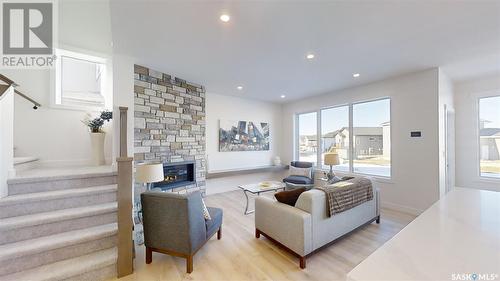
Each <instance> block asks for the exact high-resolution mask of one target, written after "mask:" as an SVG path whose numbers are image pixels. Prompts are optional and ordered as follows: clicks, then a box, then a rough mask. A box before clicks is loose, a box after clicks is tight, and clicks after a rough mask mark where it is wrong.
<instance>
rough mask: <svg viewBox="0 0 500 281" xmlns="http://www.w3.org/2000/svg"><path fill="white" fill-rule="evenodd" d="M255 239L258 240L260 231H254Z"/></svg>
mask: <svg viewBox="0 0 500 281" xmlns="http://www.w3.org/2000/svg"><path fill="white" fill-rule="evenodd" d="M255 238H257V239H259V238H260V231H259V230H258V229H257V228H256V229H255Z"/></svg>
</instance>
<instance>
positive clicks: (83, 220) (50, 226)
mask: <svg viewBox="0 0 500 281" xmlns="http://www.w3.org/2000/svg"><path fill="white" fill-rule="evenodd" d="M116 211H117V203H116V202H112V203H105V204H99V205H92V206H87V207H80V208H71V209H63V210H57V211H51V212H44V213H38V214H31V215H25V216H18V217H11V218H4V219H0V245H2V244H6V243H13V242H17V241H22V240H27V239H33V238H37V237H41V236H47V235H52V234H56V233H61V232H63V231H70V230H76V229H82V228H86V227H92V226H97V225H103V224H108V223H113V222H116V219H117V218H116Z"/></svg>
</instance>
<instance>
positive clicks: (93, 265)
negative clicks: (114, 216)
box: [0, 248, 118, 281]
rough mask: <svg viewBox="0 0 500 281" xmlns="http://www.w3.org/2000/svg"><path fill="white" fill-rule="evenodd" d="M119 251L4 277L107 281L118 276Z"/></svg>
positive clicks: (7, 280) (12, 280)
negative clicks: (117, 261)
mask: <svg viewBox="0 0 500 281" xmlns="http://www.w3.org/2000/svg"><path fill="white" fill-rule="evenodd" d="M117 256H118V255H117V249H116V248H111V249H106V250H102V251H99V252H95V253H92V254H88V255H85V256H80V257H76V258H72V259H67V260H63V261H59V262H55V263H51V264H47V265H43V266H40V267H36V268H33V269H30V270H26V271H23V272H18V273H14V274H11V275H6V276H2V277H1V278H0V279H1V280H5V281H18V280H23V281H31V280H33V281H34V280H37V281H53V280H106V279H110V278H113V277H115V276H116V260H117Z"/></svg>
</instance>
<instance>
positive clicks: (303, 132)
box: [297, 112, 318, 164]
mask: <svg viewBox="0 0 500 281" xmlns="http://www.w3.org/2000/svg"><path fill="white" fill-rule="evenodd" d="M297 126H298V128H297V129H298V130H297V131H298V142H297V143H298V160H299V161H307V162H312V163H314V164H316V162H317V159H318V158H317V152H318V134H317V131H318V130H317V113H316V112H309V113H303V114H298V115H297Z"/></svg>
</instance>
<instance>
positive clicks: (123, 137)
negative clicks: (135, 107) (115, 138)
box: [119, 106, 128, 157]
mask: <svg viewBox="0 0 500 281" xmlns="http://www.w3.org/2000/svg"><path fill="white" fill-rule="evenodd" d="M119 110H120V157H128V155H127V153H128V152H127V149H128V144H127V111H128V107H123V106H120V107H119Z"/></svg>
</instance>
